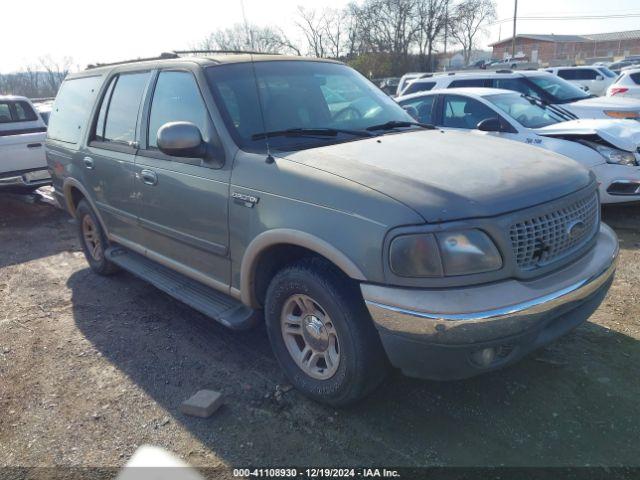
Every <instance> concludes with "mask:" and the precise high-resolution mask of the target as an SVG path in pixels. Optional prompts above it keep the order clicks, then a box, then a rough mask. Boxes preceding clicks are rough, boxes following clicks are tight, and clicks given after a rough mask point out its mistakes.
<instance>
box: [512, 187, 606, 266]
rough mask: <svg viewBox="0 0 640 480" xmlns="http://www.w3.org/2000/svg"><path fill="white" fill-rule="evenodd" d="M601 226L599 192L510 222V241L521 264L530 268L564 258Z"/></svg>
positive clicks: (584, 242) (587, 240)
mask: <svg viewBox="0 0 640 480" xmlns="http://www.w3.org/2000/svg"><path fill="white" fill-rule="evenodd" d="M599 226H600V205H599V203H598V194H597V193H592V194H589V196H587V197H585V198H582V199H581V200H578V201H577V202H575V203H572V204H570V205H566V206H564V207H562V208H560V209H558V210H556V211H554V212H550V213H546V214H544V215H540V216H537V217H533V218H529V219H526V220H523V221H520V222H518V223H515V224H513V225H511V229H510V236H511V243H512V245H513V253H514V255H515V257H516V262H517V264H518V267H520V269H521V270H525V271H530V270H535V269H536V268H540V267H545V266H547V265H549V264H551V263H554V262H556V261H559V260H561V259H562V258H564V257H566V256H567V255H570V254H571V253H573V252H575V251H576V250H578V249H579V248H580V247H582V246H584V245H585V244H586V243H587V242H589V240H591V239H592V238H593V236H594V235H595V234H596V232H597V231H598V228H599Z"/></svg>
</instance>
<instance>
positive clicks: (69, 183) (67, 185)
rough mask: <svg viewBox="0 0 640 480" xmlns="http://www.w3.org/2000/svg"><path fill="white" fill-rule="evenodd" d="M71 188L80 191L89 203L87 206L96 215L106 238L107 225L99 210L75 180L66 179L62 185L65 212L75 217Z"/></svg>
mask: <svg viewBox="0 0 640 480" xmlns="http://www.w3.org/2000/svg"><path fill="white" fill-rule="evenodd" d="M72 188H76V189H78V190H79V191H80V193H81V194H82V196H83V197H84V199H85V200H86V201H87V202H89V205H90V206H91V208H92V210H93V213H95V214H96V217H98V221H99V222H100V226H101V227H102V231H103V232H104V233H105V235H107V237H108V236H109V231H108V230H107V225H106V224H105V223H104V220H103V219H102V215H100V210H98V208H97V206H96V204H95V202H94V201H93V200H92V198H91V196H90V195H89V192H88V191H87V189H86V188H84V187H83V186H82V184H81V183H80V182H79V181H78V180H76V179H75V178H66V179H65V180H64V182H63V184H62V193H63V194H64V200H65V202H66V204H67V205H66V206H67V211H68V212H69V213H70V214H71V216H72V217H73V218H75V217H76V207H75V205H74V204H73V196H72V195H71V189H72Z"/></svg>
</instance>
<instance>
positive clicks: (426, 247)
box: [389, 230, 502, 277]
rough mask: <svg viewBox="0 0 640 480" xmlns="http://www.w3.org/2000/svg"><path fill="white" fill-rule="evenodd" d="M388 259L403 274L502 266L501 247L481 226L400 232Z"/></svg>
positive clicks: (458, 272)
mask: <svg viewBox="0 0 640 480" xmlns="http://www.w3.org/2000/svg"><path fill="white" fill-rule="evenodd" d="M389 261H390V264H391V270H392V271H393V272H394V273H395V274H396V275H399V276H401V277H442V276H446V277H449V276H454V275H470V274H473V273H482V272H492V271H494V270H499V269H500V268H502V257H501V256H500V253H499V252H498V249H497V248H496V246H495V245H494V243H493V242H492V241H491V239H490V238H489V237H488V236H487V235H486V234H485V233H484V232H481V231H480V230H461V231H454V232H445V233H436V234H430V233H429V234H413V235H402V236H399V237H397V238H395V239H394V240H393V241H392V242H391V247H390V252H389Z"/></svg>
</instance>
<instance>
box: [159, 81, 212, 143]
mask: <svg viewBox="0 0 640 480" xmlns="http://www.w3.org/2000/svg"><path fill="white" fill-rule="evenodd" d="M208 117H209V114H208V113H207V108H206V106H205V104H204V100H203V99H202V96H201V95H200V90H199V89H198V84H197V83H196V80H195V78H194V77H193V75H192V74H191V73H189V72H173V71H166V72H160V75H159V76H158V82H157V83H156V88H155V90H154V93H153V101H152V103H151V113H150V115H149V133H148V135H149V137H148V143H149V147H150V148H157V147H158V130H159V129H160V127H162V126H163V125H164V124H165V123H169V122H191V123H193V124H194V125H195V126H196V127H198V128H199V129H200V132H201V133H204V132H205V131H206V130H207V122H208Z"/></svg>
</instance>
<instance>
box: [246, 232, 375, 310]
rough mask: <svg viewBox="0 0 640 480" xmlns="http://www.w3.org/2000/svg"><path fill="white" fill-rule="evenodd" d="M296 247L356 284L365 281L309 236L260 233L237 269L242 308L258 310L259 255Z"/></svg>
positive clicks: (330, 249)
mask: <svg viewBox="0 0 640 480" xmlns="http://www.w3.org/2000/svg"><path fill="white" fill-rule="evenodd" d="M283 244H286V245H295V246H298V247H304V248H306V249H308V250H311V251H313V252H315V253H317V254H318V255H322V256H323V257H325V258H326V259H327V260H329V261H330V262H331V263H333V264H334V265H335V266H336V267H338V268H339V269H340V270H342V271H343V272H344V273H345V274H346V275H348V276H349V277H351V278H353V279H355V280H362V281H364V280H366V277H365V275H364V274H363V273H362V271H361V270H360V268H359V267H358V266H357V265H356V264H355V263H354V262H353V261H352V260H351V259H349V257H347V255H345V254H344V253H343V252H341V251H340V250H338V249H337V248H336V247H334V246H333V245H331V244H330V243H329V242H327V241H325V240H322V239H321V238H318V237H316V236H314V235H311V234H309V233H305V232H301V231H299V230H292V229H287V228H279V229H274V230H268V231H266V232H262V233H261V234H259V235H258V236H257V237H256V238H254V239H253V240H252V241H251V243H250V244H249V245H248V246H247V248H246V250H245V252H244V255H243V257H242V264H241V267H240V297H241V300H242V302H243V303H244V304H245V305H249V306H251V307H252V308H258V307H259V306H260V305H259V302H258V300H257V298H256V295H255V277H256V266H257V264H258V260H259V258H260V256H261V254H262V253H263V252H264V251H265V250H267V249H268V248H270V247H273V246H275V245H283Z"/></svg>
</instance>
